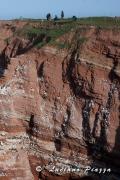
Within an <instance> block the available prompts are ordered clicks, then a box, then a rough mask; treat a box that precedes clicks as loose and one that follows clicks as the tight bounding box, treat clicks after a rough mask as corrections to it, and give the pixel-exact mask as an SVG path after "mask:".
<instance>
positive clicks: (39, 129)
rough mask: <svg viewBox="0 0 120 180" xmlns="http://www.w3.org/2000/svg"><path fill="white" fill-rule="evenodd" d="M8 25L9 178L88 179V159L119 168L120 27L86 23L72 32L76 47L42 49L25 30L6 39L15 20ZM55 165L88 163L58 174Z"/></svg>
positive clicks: (2, 143) (2, 96)
mask: <svg viewBox="0 0 120 180" xmlns="http://www.w3.org/2000/svg"><path fill="white" fill-rule="evenodd" d="M14 26H15V27H16V28H19V27H18V25H16V24H15V25H14ZM0 29H2V31H1V33H0V51H1V56H0V74H1V78H0V170H1V172H3V176H2V175H1V179H4V180H7V179H9V180H14V179H19V180H23V179H24V180H33V179H35V180H38V179H48V180H49V179H51V180H53V179H58V180H59V179H75V177H76V178H77V179H80V177H82V176H84V175H86V174H87V173H86V174H85V170H84V168H85V167H86V166H88V165H90V166H93V167H107V168H111V169H112V171H113V172H114V174H117V173H118V172H119V165H120V163H119V157H120V153H119V151H120V122H119V117H120V114H119V113H120V101H119V100H120V31H119V29H114V30H113V29H100V28H94V27H89V28H88V27H87V28H83V27H79V28H78V29H77V30H75V31H73V32H72V33H71V34H67V35H65V37H66V36H67V37H66V38H67V39H69V41H70V43H71V47H70V48H69V49H64V50H59V49H57V48H55V47H52V46H44V47H43V48H41V49H39V50H38V49H36V48H34V47H32V46H31V44H30V42H29V41H28V40H26V39H21V38H20V37H14V38H12V39H11V40H10V42H9V43H6V42H5V41H4V39H5V38H6V37H10V36H11V34H12V33H13V25H11V24H10V25H9V24H8V25H5V24H4V26H3V24H2V25H1V27H0ZM65 37H64V38H63V39H62V37H61V40H62V41H63V40H64V39H65ZM80 38H84V40H85V41H84V43H81V40H80ZM44 165H46V167H45V168H44V170H43V171H42V172H41V173H39V172H37V171H36V167H37V166H44ZM52 165H55V166H56V167H72V166H73V167H74V166H75V167H78V168H79V167H80V168H81V171H80V172H79V173H68V174H65V175H63V173H61V176H60V175H59V176H58V174H59V173H57V172H56V175H55V173H49V169H50V168H51V167H52ZM111 176H112V175H111ZM97 178H98V177H95V179H97ZM106 178H107V177H106ZM109 178H110V177H109Z"/></svg>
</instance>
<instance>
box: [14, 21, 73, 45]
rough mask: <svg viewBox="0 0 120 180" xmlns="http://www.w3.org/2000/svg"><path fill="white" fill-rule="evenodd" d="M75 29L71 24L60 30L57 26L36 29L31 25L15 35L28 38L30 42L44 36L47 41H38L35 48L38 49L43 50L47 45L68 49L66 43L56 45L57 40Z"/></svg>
mask: <svg viewBox="0 0 120 180" xmlns="http://www.w3.org/2000/svg"><path fill="white" fill-rule="evenodd" d="M72 28H73V26H72V25H71V24H69V25H64V26H62V28H58V27H56V26H53V27H52V28H47V26H46V28H39V27H37V28H34V27H32V26H30V25H27V26H24V27H23V28H22V29H19V31H17V32H16V33H15V34H14V35H15V36H16V35H18V36H21V37H24V38H27V39H29V40H31V41H32V40H33V39H34V38H36V37H39V36H41V35H42V36H44V37H45V39H44V41H41V40H40V41H39V40H38V41H37V43H36V44H35V46H36V47H37V48H41V47H42V46H44V45H45V44H51V45H52V44H56V45H57V46H58V47H60V48H65V47H67V45H65V44H64V43H58V44H57V43H56V42H55V41H56V39H57V38H59V37H60V36H62V35H64V34H65V33H68V32H69V31H70V30H71V29H72Z"/></svg>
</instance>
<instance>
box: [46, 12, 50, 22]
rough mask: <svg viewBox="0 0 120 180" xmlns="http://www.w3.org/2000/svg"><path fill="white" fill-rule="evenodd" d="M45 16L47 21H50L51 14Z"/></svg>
mask: <svg viewBox="0 0 120 180" xmlns="http://www.w3.org/2000/svg"><path fill="white" fill-rule="evenodd" d="M46 18H47V20H48V21H50V20H51V14H50V13H48V14H47V15H46Z"/></svg>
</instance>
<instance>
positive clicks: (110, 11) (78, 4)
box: [0, 0, 120, 19]
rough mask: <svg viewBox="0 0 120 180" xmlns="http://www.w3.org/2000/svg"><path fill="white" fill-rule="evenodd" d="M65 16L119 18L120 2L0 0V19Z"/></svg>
mask: <svg viewBox="0 0 120 180" xmlns="http://www.w3.org/2000/svg"><path fill="white" fill-rule="evenodd" d="M61 10H64V13H65V16H66V17H70V16H73V15H76V16H79V17H82V16H120V0H0V19H12V18H19V17H20V16H22V17H27V18H44V17H45V16H46V13H48V12H50V13H51V14H52V15H55V14H57V15H58V16H59V15H60V12H61Z"/></svg>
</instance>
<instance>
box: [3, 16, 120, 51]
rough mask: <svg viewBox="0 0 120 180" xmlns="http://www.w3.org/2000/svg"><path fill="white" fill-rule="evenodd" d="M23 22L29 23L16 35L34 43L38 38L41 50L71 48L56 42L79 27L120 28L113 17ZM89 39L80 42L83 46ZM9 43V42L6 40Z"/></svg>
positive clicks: (119, 21)
mask: <svg viewBox="0 0 120 180" xmlns="http://www.w3.org/2000/svg"><path fill="white" fill-rule="evenodd" d="M21 21H26V22H28V23H27V24H26V25H25V26H24V27H23V28H22V29H19V30H18V31H17V32H15V33H14V35H18V36H22V37H24V38H27V39H29V40H30V41H32V40H33V39H34V38H36V37H38V40H37V41H36V42H35V44H34V46H36V47H37V48H41V47H42V46H44V45H46V44H50V45H53V46H57V47H58V48H60V49H64V48H69V47H70V45H69V44H68V43H62V42H57V41H56V40H57V39H58V38H59V37H60V36H62V35H64V34H65V33H68V32H70V31H71V30H72V29H77V28H79V27H81V29H82V28H84V27H85V28H86V26H96V27H100V28H112V29H114V28H116V27H117V28H119V27H120V19H119V18H112V17H88V18H78V19H77V21H74V20H73V19H72V18H68V19H63V20H58V21H56V22H54V21H53V20H52V21H47V20H41V19H36V20H35V19H23V20H21ZM31 23H33V24H34V23H37V27H34V26H33V25H32V24H31ZM41 35H43V36H44V37H46V39H45V38H43V40H41V38H40V36H41ZM86 40H87V39H86V38H84V37H80V39H79V40H78V41H79V43H80V45H81V44H83V43H84V42H85V41H86ZM6 41H7V40H6Z"/></svg>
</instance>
